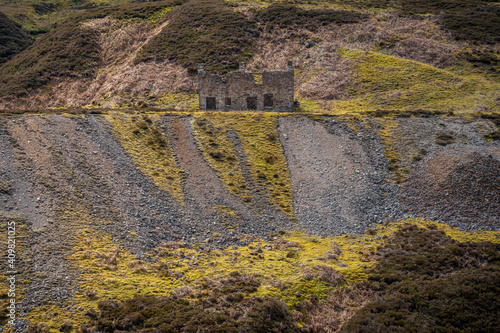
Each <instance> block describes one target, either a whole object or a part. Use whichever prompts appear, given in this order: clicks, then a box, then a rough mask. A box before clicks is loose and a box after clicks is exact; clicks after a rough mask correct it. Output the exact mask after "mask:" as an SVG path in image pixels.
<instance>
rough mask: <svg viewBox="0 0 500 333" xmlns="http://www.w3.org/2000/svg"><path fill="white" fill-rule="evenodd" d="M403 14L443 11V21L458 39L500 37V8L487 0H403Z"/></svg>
mask: <svg viewBox="0 0 500 333" xmlns="http://www.w3.org/2000/svg"><path fill="white" fill-rule="evenodd" d="M399 2H400V5H401V11H402V13H404V14H410V15H415V14H441V13H442V14H443V18H442V22H443V24H444V26H445V27H446V28H448V29H450V30H451V31H452V32H453V33H454V35H455V37H456V38H457V39H467V40H477V41H482V42H488V43H495V42H498V41H499V40H500V29H499V27H500V7H499V6H498V5H497V4H496V3H495V2H494V1H484V0H468V1H462V0H438V1H427V0H409V1H408V0H404V1H403V0H400V1H399Z"/></svg>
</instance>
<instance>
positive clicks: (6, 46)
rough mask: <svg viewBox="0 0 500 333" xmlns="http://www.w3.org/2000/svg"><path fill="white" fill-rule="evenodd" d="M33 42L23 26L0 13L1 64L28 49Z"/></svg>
mask: <svg viewBox="0 0 500 333" xmlns="http://www.w3.org/2000/svg"><path fill="white" fill-rule="evenodd" d="M32 42H33V40H32V38H31V37H30V36H29V35H28V34H27V33H26V32H25V31H24V30H23V29H22V28H21V26H20V25H19V24H17V23H15V22H13V21H12V20H10V19H9V18H8V17H7V16H6V15H5V14H3V13H1V12H0V64H2V63H4V62H6V61H7V60H9V59H11V58H12V57H13V56H14V55H16V54H18V53H19V52H21V51H23V50H24V49H26V48H27V47H28V46H29V45H30V44H31V43H32Z"/></svg>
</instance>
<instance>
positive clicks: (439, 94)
mask: <svg viewBox="0 0 500 333" xmlns="http://www.w3.org/2000/svg"><path fill="white" fill-rule="evenodd" d="M340 54H341V56H342V57H347V58H350V59H353V60H356V61H357V62H358V64H357V66H356V67H355V74H354V78H353V82H352V84H351V87H352V88H351V89H350V91H349V94H350V96H352V97H351V98H350V99H348V100H344V101H335V102H332V103H331V104H330V105H329V107H330V109H331V110H342V109H343V110H346V109H349V110H356V109H357V110H358V111H365V110H375V109H379V108H381V109H391V110H410V111H411V110H417V109H426V110H443V109H444V110H453V111H458V112H464V111H471V110H475V109H476V108H477V107H478V106H479V105H485V106H487V107H491V108H498V103H497V102H496V100H495V98H496V93H497V91H498V90H499V89H500V83H499V82H497V81H496V80H487V79H486V78H485V77H483V76H481V75H479V74H475V73H472V74H467V75H458V74H455V73H453V72H451V71H447V70H443V69H439V68H436V67H433V66H430V65H427V64H424V63H420V62H417V61H413V60H407V59H401V58H397V57H393V56H389V55H386V54H383V53H379V52H368V51H361V50H353V49H347V48H342V49H341V50H340Z"/></svg>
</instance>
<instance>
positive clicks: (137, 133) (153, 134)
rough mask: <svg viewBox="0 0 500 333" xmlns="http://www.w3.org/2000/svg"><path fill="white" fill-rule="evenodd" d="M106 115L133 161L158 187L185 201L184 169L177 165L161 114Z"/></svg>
mask: <svg viewBox="0 0 500 333" xmlns="http://www.w3.org/2000/svg"><path fill="white" fill-rule="evenodd" d="M104 117H105V118H106V119H107V120H108V121H109V122H110V123H111V124H112V126H113V133H114V134H115V136H116V137H117V138H118V140H119V141H120V143H121V145H122V146H123V148H124V149H125V152H126V153H127V154H128V155H129V156H130V157H131V158H132V161H133V162H134V164H135V165H137V166H138V167H139V169H140V170H141V171H142V172H143V173H144V174H145V175H147V176H148V177H149V178H150V179H151V180H152V181H153V183H154V184H155V185H156V186H157V187H158V188H159V189H161V190H164V191H166V192H168V193H169V194H170V195H171V196H172V197H173V198H175V199H176V200H177V201H178V202H179V203H181V204H183V203H184V194H183V191H182V178H183V173H184V171H183V170H181V169H180V168H179V167H178V165H177V162H176V159H175V156H174V153H173V150H172V146H171V144H170V142H169V141H168V139H167V137H166V136H165V134H164V132H163V125H162V123H161V119H160V117H159V116H158V115H153V114H148V115H142V116H137V115H125V114H118V113H110V114H108V115H105V116H104Z"/></svg>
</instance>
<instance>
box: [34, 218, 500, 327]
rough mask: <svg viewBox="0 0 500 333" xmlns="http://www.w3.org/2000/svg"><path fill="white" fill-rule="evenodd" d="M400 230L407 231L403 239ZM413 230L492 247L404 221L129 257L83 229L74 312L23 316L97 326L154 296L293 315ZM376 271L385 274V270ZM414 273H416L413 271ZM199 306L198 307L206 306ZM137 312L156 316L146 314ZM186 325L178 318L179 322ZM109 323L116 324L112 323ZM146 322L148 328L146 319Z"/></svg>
mask: <svg viewBox="0 0 500 333" xmlns="http://www.w3.org/2000/svg"><path fill="white" fill-rule="evenodd" d="M408 230H413V231H412V233H411V234H408V233H409V231H408ZM419 230H421V231H419ZM418 232H420V233H422V232H424V234H425V233H428V232H433V233H438V234H437V236H436V237H438V238H437V239H438V240H439V241H440V239H445V240H443V241H444V242H445V243H446V244H499V243H500V237H499V233H498V232H486V231H485V232H475V233H467V232H463V231H460V230H458V229H456V228H453V227H450V226H448V225H445V224H441V223H437V222H433V221H430V220H425V219H420V218H419V219H413V218H410V219H405V220H401V221H399V222H394V223H391V224H388V225H386V226H383V225H377V226H376V227H375V228H374V229H372V230H369V231H368V232H367V233H366V234H362V235H357V234H348V235H343V236H336V237H318V236H311V235H306V234H303V233H298V232H280V233H278V234H276V235H275V236H274V237H273V238H272V239H270V240H269V241H263V240H262V239H258V238H253V237H249V236H248V238H247V239H246V241H247V242H248V245H245V246H229V247H227V248H219V249H215V248H211V249H208V248H206V247H204V246H201V245H202V244H199V245H198V244H192V245H183V244H181V243H173V242H170V243H164V244H162V245H161V246H159V247H157V248H155V249H153V250H151V251H149V252H148V253H147V254H146V256H144V257H142V258H137V257H135V256H133V255H131V253H130V252H129V251H128V250H127V249H126V248H125V247H123V246H122V245H120V244H117V243H115V242H113V241H112V239H111V237H110V236H109V235H106V234H102V233H97V232H95V231H93V230H92V229H86V230H84V231H83V232H81V233H80V234H79V235H78V236H77V237H76V241H75V244H74V245H73V248H74V251H72V252H71V253H69V254H68V259H69V260H70V261H71V262H72V265H73V266H74V268H75V269H76V270H77V271H79V272H80V277H79V279H78V287H77V288H76V289H75V297H74V301H75V302H76V303H77V305H78V309H79V310H78V311H75V312H72V313H68V312H66V313H65V312H64V311H62V309H57V307H56V306H50V309H49V308H47V307H46V306H45V307H40V308H37V309H35V310H34V311H32V312H31V315H30V320H31V321H32V322H33V323H45V324H46V325H48V326H49V327H50V328H51V329H52V330H55V329H58V328H60V327H61V326H62V325H63V324H64V323H65V322H71V323H72V324H73V327H79V326H80V325H81V324H86V325H90V326H91V325H92V324H93V323H94V324H95V320H96V319H97V318H101V319H99V320H98V321H99V323H100V324H103V323H104V322H105V319H106V318H107V317H106V316H107V315H108V314H109V312H107V311H108V310H106V309H107V308H106V306H107V305H106V304H108V305H109V303H107V302H114V303H116V304H115V305H116V306H115V307H114V308H115V309H119V308H120V307H121V306H122V305H121V304H125V303H123V302H125V301H126V300H127V299H128V300H134V301H131V302H136V301H138V299H137V297H146V300H147V298H148V297H150V298H152V299H155V298H157V301H156V302H159V301H160V299H162V298H163V301H164V302H166V303H167V304H170V303H169V302H172V301H175V300H177V301H182V302H184V303H183V304H184V305H186V306H187V305H189V304H191V305H192V306H194V305H196V304H201V303H199V302H202V303H203V302H205V301H208V302H209V303H210V302H212V303H210V304H212V306H214V304H216V305H217V306H220V307H222V308H224V307H225V306H228V304H226V303H224V302H226V301H227V300H228V299H229V305H230V304H231V303H232V304H233V305H234V304H239V302H241V301H243V300H252V299H253V300H254V301H255V300H276V302H278V303H280V302H282V304H284V305H286V309H288V310H286V311H292V310H293V309H296V311H297V310H301V309H302V308H301V307H303V306H304V304H305V303H304V302H306V301H307V302H309V301H311V300H312V299H313V298H314V299H317V301H316V302H319V303H321V302H325V301H326V300H327V299H328V297H329V295H331V294H332V293H335V292H338V291H339V290H344V291H348V290H350V289H349V288H351V286H355V285H357V284H359V283H364V281H368V280H367V279H369V278H370V279H371V277H372V276H376V275H373V274H374V273H373V272H374V270H375V271H376V270H380V268H378V267H380V265H381V264H382V265H385V264H383V263H384V260H385V259H383V258H384V255H383V253H385V252H384V251H389V250H390V249H392V248H394V246H406V245H404V242H403V243H401V239H400V237H401V233H403V234H406V235H407V236H406V237H417V236H418V235H420V234H419V233H418ZM411 235H414V236H411ZM418 237H420V238H416V239H419V242H420V243H418V244H423V245H425V246H427V247H432V246H434V245H433V244H434V243H433V242H434V241H433V240H432V239H429V241H428V243H426V241H425V238H424V239H422V238H421V237H422V236H418ZM443 237H444V238H443ZM446 239H448V240H446ZM471 242H472V243H471ZM401 244H402V245H401ZM423 245H422V246H423ZM419 246H420V245H419ZM491 246H494V245H491ZM388 249H389V250H388ZM431 252H432V251H431ZM432 253H433V252H432ZM430 255H432V254H430ZM497 255H498V253H497ZM422 265H424V266H425V263H422ZM417 267H420V266H417ZM383 268H384V269H391V266H390V265H389V266H388V265H385V266H383ZM392 269H393V270H394V268H392ZM419 269H420V268H419ZM400 272H401V271H400ZM378 274H380V272H379V273H378ZM391 274H392V273H391ZM415 274H416V275H417V276H418V274H419V273H418V271H416V273H415ZM217 288H220V289H217ZM225 288H228V289H225ZM217 290H219V291H217ZM165 299H167V300H166V301H165ZM169 299H170V300H169ZM211 299H213V300H212V301H210V300H211ZM231 299H232V300H231ZM143 301H144V302H145V300H144V299H143V300H142V301H141V302H143ZM126 302H128V301H126ZM307 302H306V303H307ZM148 304H149V303H148ZM224 304H225V305H224ZM233 305H230V306H233ZM249 306H250V305H249ZM359 306H360V304H358V307H359ZM195 308H196V307H195ZM201 308H203V309H205V310H206V306H202V307H201ZM110 309H111V308H109V310H110ZM205 310H203V311H201V312H202V313H204V311H205ZM302 310H303V309H302ZM302 310H301V311H302ZM127 311H129V312H127ZM127 311H125V313H124V314H122V315H124V316H125V315H127V313H128V314H130V313H131V312H130V311H131V310H130V309H129V310H127ZM135 311H138V310H135ZM197 311H198V312H199V311H200V310H199V308H198V310H197ZM283 311H285V310H283ZM132 312H133V311H132ZM54 314H56V315H54ZM142 315H145V316H146V317H149V318H151V316H152V317H155V316H156V315H154V314H153V313H151V312H149V315H146V312H144V313H142ZM157 315H158V316H160V314H158V313H157ZM177 316H180V314H177ZM160 319H161V318H156V320H157V321H158V320H160ZM162 320H163V319H162ZM225 320H226V321H227V320H231V319H230V318H226V319H225ZM289 320H290V319H289ZM307 320H308V319H306V318H302V321H303V322H302V323H300V321H301V320H299V319H297V318H296V319H294V320H291V321H292V322H294V325H296V324H297V322H298V324H297V325H298V326H297V327H299V326H302V325H307ZM144 322H145V319H144V320H142V321H138V322H137V323H136V324H135V325H137V328H140V327H144V326H142V324H144ZM188 322H189V321H188V320H187V319H186V321H185V322H184V324H186V323H188ZM223 322H224V320H223ZM235 322H236V321H235ZM199 324H200V325H202V323H199ZM219 324H220V323H219ZM115 325H120V324H119V322H118V321H115ZM149 325H152V327H155V324H154V321H150V324H149ZM117 327H118V326H117ZM131 327H133V326H130V327H129V328H131ZM200 327H201V326H200ZM115 328H116V327H115Z"/></svg>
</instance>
